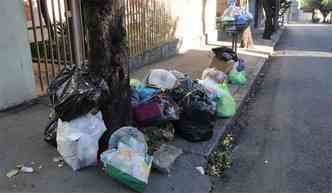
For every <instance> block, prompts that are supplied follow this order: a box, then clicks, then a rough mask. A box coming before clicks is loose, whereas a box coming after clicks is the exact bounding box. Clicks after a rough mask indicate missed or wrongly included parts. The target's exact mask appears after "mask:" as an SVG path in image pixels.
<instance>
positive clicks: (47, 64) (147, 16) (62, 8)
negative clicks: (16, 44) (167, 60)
mask: <svg viewBox="0 0 332 193" xmlns="http://www.w3.org/2000/svg"><path fill="white" fill-rule="evenodd" d="M23 1H24V6H25V15H26V18H27V26H28V36H29V43H30V47H31V54H32V61H33V72H34V77H35V81H36V85H37V94H38V95H45V94H46V91H47V86H48V85H49V83H50V81H51V80H52V79H53V78H54V77H55V76H56V74H57V73H58V72H59V71H60V70H61V69H62V68H64V67H65V66H67V65H81V64H85V62H86V59H87V56H86V55H87V54H86V53H87V50H88V42H87V39H88V37H87V33H86V31H87V30H86V28H85V25H84V17H83V16H84V14H82V5H81V0H23ZM123 1H124V4H125V6H126V9H125V20H124V21H125V23H124V25H125V29H126V31H127V40H128V41H127V42H128V45H127V46H128V48H129V54H130V56H139V55H142V54H143V53H144V51H145V50H148V49H153V48H157V47H159V46H160V45H162V44H164V43H167V42H172V41H174V40H175V31H176V25H177V21H176V20H175V19H174V18H172V15H171V9H170V7H171V6H170V5H171V2H172V1H174V0H123Z"/></svg>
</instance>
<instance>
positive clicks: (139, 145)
mask: <svg viewBox="0 0 332 193" xmlns="http://www.w3.org/2000/svg"><path fill="white" fill-rule="evenodd" d="M120 142H121V143H123V144H127V145H128V146H129V147H131V148H132V149H134V150H135V151H136V152H137V153H141V154H146V153H147V151H148V145H147V143H146V141H145V137H144V134H143V133H142V132H140V131H139V130H138V129H136V128H134V127H122V128H120V129H118V130H116V131H115V132H114V133H113V134H112V135H111V138H110V140H109V142H108V148H109V149H116V148H118V145H119V144H120Z"/></svg>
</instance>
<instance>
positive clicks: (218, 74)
mask: <svg viewBox="0 0 332 193" xmlns="http://www.w3.org/2000/svg"><path fill="white" fill-rule="evenodd" d="M205 79H210V80H213V81H215V82H216V83H223V82H224V80H225V79H226V74H225V73H224V72H222V71H219V70H217V69H215V68H206V69H205V70H204V71H203V73H202V80H205Z"/></svg>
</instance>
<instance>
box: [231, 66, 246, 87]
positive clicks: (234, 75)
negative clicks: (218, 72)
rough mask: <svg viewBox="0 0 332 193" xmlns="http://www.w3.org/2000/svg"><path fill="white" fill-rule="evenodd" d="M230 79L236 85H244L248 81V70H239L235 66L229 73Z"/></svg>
mask: <svg viewBox="0 0 332 193" xmlns="http://www.w3.org/2000/svg"><path fill="white" fill-rule="evenodd" d="M228 79H229V80H230V82H231V83H233V84H236V85H244V84H246V83H247V77H246V72H245V71H244V70H243V71H241V72H239V71H237V70H236V68H233V70H232V71H231V72H230V73H229V75H228Z"/></svg>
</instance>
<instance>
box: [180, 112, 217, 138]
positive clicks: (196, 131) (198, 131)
mask: <svg viewBox="0 0 332 193" xmlns="http://www.w3.org/2000/svg"><path fill="white" fill-rule="evenodd" d="M174 126H175V131H176V132H177V133H178V134H179V135H180V136H181V137H183V138H184V139H186V140H188V141H191V142H201V141H207V140H209V139H211V138H212V136H213V127H214V125H213V122H212V121H211V122H210V121H194V120H191V118H187V117H185V116H182V117H181V118H180V120H179V121H176V122H174Z"/></svg>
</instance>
